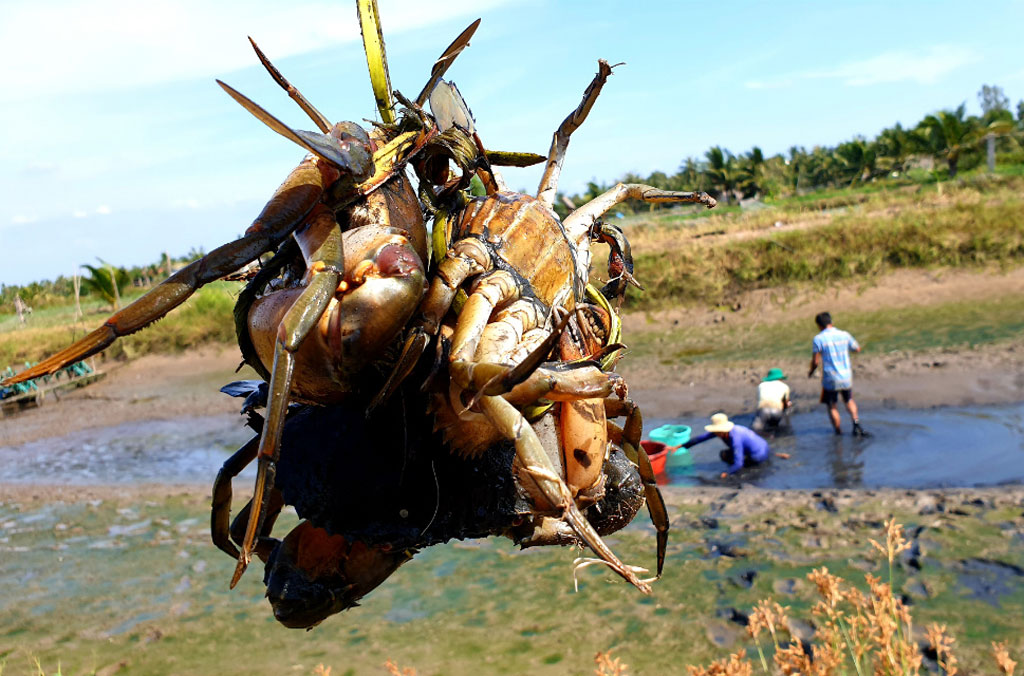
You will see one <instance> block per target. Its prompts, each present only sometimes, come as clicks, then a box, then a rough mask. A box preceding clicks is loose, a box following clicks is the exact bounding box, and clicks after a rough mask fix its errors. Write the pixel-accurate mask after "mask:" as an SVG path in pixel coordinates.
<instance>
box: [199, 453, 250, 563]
mask: <svg viewBox="0 0 1024 676" xmlns="http://www.w3.org/2000/svg"><path fill="white" fill-rule="evenodd" d="M259 443H260V437H259V435H256V436H254V437H253V438H252V439H250V440H249V441H247V442H245V444H244V445H243V446H242V447H241V448H239V449H238V450H237V451H235V453H234V454H233V455H232V456H231V457H230V458H228V459H227V460H225V461H224V465H223V466H222V467H221V468H220V471H219V472H217V478H216V479H214V481H213V499H212V501H211V504H210V537H211V538H212V539H213V544H215V545H217V548H218V549H220V550H221V551H222V552H224V553H225V554H227V555H228V556H230V557H231V558H233V559H237V558H238V555H239V554H240V552H239V551H238V548H237V547H235V545H234V544H233V543H232V542H231V538H230V536H229V535H228V531H229V523H230V522H231V480H232V479H233V478H235V477H236V476H238V474H239V472H241V471H242V470H243V469H245V467H246V465H248V464H249V463H250V462H252V461H253V460H255V459H256V452H257V450H258V449H259Z"/></svg>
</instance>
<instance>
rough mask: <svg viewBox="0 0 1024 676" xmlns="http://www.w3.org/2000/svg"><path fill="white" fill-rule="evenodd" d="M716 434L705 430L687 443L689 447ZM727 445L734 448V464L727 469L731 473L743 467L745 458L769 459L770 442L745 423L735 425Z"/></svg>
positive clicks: (756, 460)
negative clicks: (745, 425)
mask: <svg viewBox="0 0 1024 676" xmlns="http://www.w3.org/2000/svg"><path fill="white" fill-rule="evenodd" d="M713 436H715V433H714V432H705V433H704V434H702V435H700V436H699V437H697V438H696V439H691V440H690V441H689V443H687V444H686V447H687V448H690V447H691V446H696V445H697V444H700V443H703V442H705V441H707V440H708V439H710V438H711V437H713ZM725 443H726V445H727V446H728V447H729V448H731V449H732V455H733V458H732V464H731V465H729V469H728V470H726V471H727V472H728V473H729V474H735V473H736V472H738V471H740V469H742V468H743V460H744V459H745V458H750V459H751V460H753V461H754V462H764V461H765V460H767V459H768V453H769V451H770V449H769V448H768V442H767V441H765V440H764V439H762V438H761V437H760V436H759V435H758V433H757V432H755V431H754V430H752V429H750V428H748V427H744V426H743V425H733V426H732V429H731V430H730V431H729V436H728V438H727V439H726V440H725Z"/></svg>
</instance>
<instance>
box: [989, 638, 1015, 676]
mask: <svg viewBox="0 0 1024 676" xmlns="http://www.w3.org/2000/svg"><path fill="white" fill-rule="evenodd" d="M992 655H993V656H994V657H995V659H996V664H997V665H999V671H1001V672H1002V674H1003V676H1013V669H1014V667H1016V666H1017V663H1016V662H1014V661H1013V660H1011V659H1010V653H1009V652H1007V650H1006V643H996V642H995V641H992Z"/></svg>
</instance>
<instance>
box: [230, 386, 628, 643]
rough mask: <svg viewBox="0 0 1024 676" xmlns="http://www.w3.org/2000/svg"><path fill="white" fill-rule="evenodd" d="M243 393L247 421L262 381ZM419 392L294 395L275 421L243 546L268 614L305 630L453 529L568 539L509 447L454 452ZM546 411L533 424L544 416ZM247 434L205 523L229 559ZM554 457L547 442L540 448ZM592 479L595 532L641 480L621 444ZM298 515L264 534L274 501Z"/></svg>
mask: <svg viewBox="0 0 1024 676" xmlns="http://www.w3.org/2000/svg"><path fill="white" fill-rule="evenodd" d="M225 391H227V392H229V393H231V394H234V395H235V396H240V397H241V396H245V397H246V403H245V404H244V405H243V411H244V412H245V413H246V414H247V415H248V423H249V425H250V426H251V427H253V429H254V430H256V431H257V432H258V431H259V430H260V428H261V421H262V417H261V416H260V415H259V414H258V413H256V412H255V411H254V408H255V407H257V406H259V405H262V403H261V402H262V401H263V400H264V399H265V396H266V384H265V383H263V382H260V381H243V382H239V383H233V384H232V385H230V386H227V387H226V388H225ZM427 396H428V395H427V394H426V393H423V392H420V391H419V389H418V388H416V387H413V386H411V385H407V386H405V387H404V388H403V390H402V392H401V393H400V394H399V396H396V397H394V398H392V399H391V400H389V401H388V402H387V403H386V404H384V405H383V406H382V407H380V408H379V409H377V410H375V411H373V412H372V413H371V414H370V417H369V418H367V417H366V415H365V411H364V409H363V408H362V407H361V406H358V405H353V404H352V403H343V404H336V405H331V406H310V405H295V406H293V407H292V409H291V412H290V414H289V416H288V420H287V422H286V424H285V428H284V431H283V435H282V440H281V458H280V463H279V472H278V476H277V483H276V485H275V487H274V489H273V491H272V492H273V494H274V497H273V499H272V501H271V504H270V508H269V510H268V513H267V517H266V519H265V521H264V524H263V530H262V531H261V537H259V538H258V539H257V543H256V547H255V550H254V553H255V554H256V555H257V556H258V557H259V558H260V559H261V560H263V561H264V563H265V572H264V582H265V584H266V587H267V598H268V599H269V601H270V603H271V606H272V607H273V612H274V616H275V618H276V619H277V620H278V621H279V622H281V623H282V624H284V625H285V626H288V627H301V628H310V627H312V626H314V625H316V624H318V623H319V622H321V621H322V620H323V619H325V618H327V617H329V616H330V615H333V614H335V613H338V612H341V611H344V610H347V609H349V608H352V607H354V606H356V605H358V604H359V601H360V600H361V599H362V598H363V597H364V596H366V595H367V594H369V593H370V592H371V591H372V590H373V589H375V588H376V587H377V586H379V585H380V584H382V583H383V582H385V581H386V580H387V579H388V578H389V577H390V576H391V575H392V574H394V573H395V572H396V571H397V570H398V568H399V567H401V566H402V565H403V564H404V563H405V562H407V561H409V560H410V559H411V558H412V557H413V556H414V555H415V554H416V553H417V552H418V551H420V550H422V549H424V548H426V547H430V546H435V545H439V544H443V543H445V542H448V541H450V540H452V539H460V540H461V539H467V538H482V537H488V536H504V537H507V538H510V539H511V540H513V541H514V542H516V543H518V544H520V545H521V546H540V545H572V544H577V542H578V541H577V538H576V537H575V536H574V534H573V533H572V532H570V531H567V530H565V529H559V528H554V529H552V528H549V525H550V524H552V523H561V522H560V521H559V520H557V519H553V518H551V517H549V516H545V515H543V514H538V513H537V511H536V507H535V505H534V504H533V501H532V499H531V497H530V495H529V493H528V492H527V491H526V489H525V488H524V487H523V486H522V485H521V483H520V478H519V474H518V473H517V472H516V471H515V469H514V466H515V449H514V448H513V445H512V444H511V443H509V442H507V441H505V440H502V439H499V440H497V441H496V442H495V443H494V445H493V446H492V447H491V448H489V449H488V450H487V452H486V453H482V454H480V455H479V456H478V457H476V458H472V459H462V458H459V457H457V456H455V455H453V454H451V453H450V452H449V449H448V446H447V444H446V443H445V442H444V441H443V439H442V438H441V436H440V435H438V434H436V433H434V432H432V420H431V418H430V416H428V415H426V413H425V411H426V399H427ZM556 418H557V411H556V410H549V411H548V412H546V413H545V414H544V415H543V416H541V418H540V419H538V420H536V421H535V422H534V423H533V426H534V427H535V428H537V429H538V430H540V434H541V435H542V436H543V438H544V439H545V443H548V442H550V441H553V440H555V439H557V436H556V435H551V434H547V433H545V432H544V428H553V427H554V426H555V425H556V424H557V423H556V421H555V419H556ZM257 439H258V435H257V436H254V437H253V440H252V441H250V442H249V443H247V444H245V445H243V447H242V448H241V449H239V451H238V453H236V454H235V455H234V456H233V457H232V458H230V459H229V460H228V461H227V462H225V464H224V468H223V469H222V471H221V473H220V474H219V475H218V477H217V480H216V481H215V483H214V489H213V495H214V501H213V509H212V510H211V533H212V535H213V539H214V542H215V543H216V544H217V546H218V547H219V548H220V549H222V550H223V551H224V552H225V553H227V554H228V555H229V556H231V557H232V558H233V559H237V557H238V548H237V546H240V545H241V544H242V542H243V540H244V530H245V526H246V522H247V520H248V513H249V510H250V509H251V502H250V503H249V504H248V505H247V506H246V507H245V508H244V509H242V510H241V511H240V512H239V513H238V515H237V516H236V517H235V519H234V521H233V523H232V522H231V519H230V514H229V509H230V507H229V506H230V502H231V483H230V480H231V478H232V477H233V476H235V475H237V473H238V472H239V471H240V470H241V469H242V468H243V467H244V466H245V465H246V464H247V463H248V462H251V460H252V459H253V458H255V455H256V445H257V443H258V442H257V441H256V440H257ZM548 451H549V452H551V453H552V455H554V456H555V457H558V455H560V453H559V452H558V450H557V449H548ZM601 471H602V477H603V478H602V484H603V486H604V489H603V491H602V496H601V498H600V500H599V501H597V502H596V503H595V504H594V505H592V506H591V507H590V508H589V509H587V511H586V516H587V519H588V521H589V522H590V523H591V525H592V526H593V527H594V528H595V530H597V532H598V533H600V534H602V535H605V534H608V533H612V532H615V531H617V530H619V529H621V528H623V527H624V526H625V525H627V524H628V523H630V522H631V521H632V519H633V518H634V516H635V514H636V513H637V511H638V510H639V509H640V507H641V506H642V504H643V502H644V486H643V479H642V478H641V476H640V474H639V473H638V470H637V467H636V465H635V464H634V463H633V462H631V461H630V460H629V459H627V457H626V455H625V454H624V453H623V451H622V450H621V448H620V447H619V446H617V445H613V446H612V447H611V448H610V453H609V458H608V460H607V461H606V462H604V463H602V470H601ZM285 503H287V504H291V505H294V506H295V508H296V511H297V512H298V515H299V516H300V517H301V518H302V521H301V522H300V523H299V525H298V526H296V527H295V528H293V529H292V530H291V531H289V532H288V533H287V535H285V536H284V538H283V539H281V540H277V539H275V538H272V537H271V533H270V530H271V529H272V528H273V525H274V522H275V520H276V518H277V516H278V513H279V512H280V509H281V506H282V505H283V504H285Z"/></svg>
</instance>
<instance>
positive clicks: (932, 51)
mask: <svg viewBox="0 0 1024 676" xmlns="http://www.w3.org/2000/svg"><path fill="white" fill-rule="evenodd" d="M980 58H981V57H980V56H979V55H978V54H976V53H975V52H974V51H972V50H970V49H967V48H966V47H958V46H955V45H935V46H933V47H929V48H928V49H924V50H918V51H910V50H893V51H888V52H883V53H882V54H879V55H878V56H873V57H871V58H868V59H861V60H858V61H847V62H846V63H843V64H840V65H838V66H836V67H834V68H826V69H822V70H810V71H802V72H799V73H792V74H789V75H783V76H780V77H778V78H774V79H769V80H751V81H749V82H746V83H744V86H746V87H747V88H748V89H779V88H782V87H789V86H792V85H793V84H795V83H796V82H797V81H799V80H820V79H830V80H839V81H841V82H842V84H844V85H846V86H848V87H865V86H868V85H875V84H890V83H895V82H916V83H918V84H926V85H927V84H935V83H936V82H938V81H939V80H941V79H942V77H943V76H945V75H946V74H947V73H949V72H951V71H953V70H956V69H957V68H960V67H962V66H966V65H969V64H972V63H976V62H978V61H979V60H980Z"/></svg>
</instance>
